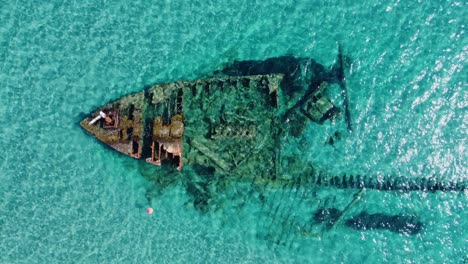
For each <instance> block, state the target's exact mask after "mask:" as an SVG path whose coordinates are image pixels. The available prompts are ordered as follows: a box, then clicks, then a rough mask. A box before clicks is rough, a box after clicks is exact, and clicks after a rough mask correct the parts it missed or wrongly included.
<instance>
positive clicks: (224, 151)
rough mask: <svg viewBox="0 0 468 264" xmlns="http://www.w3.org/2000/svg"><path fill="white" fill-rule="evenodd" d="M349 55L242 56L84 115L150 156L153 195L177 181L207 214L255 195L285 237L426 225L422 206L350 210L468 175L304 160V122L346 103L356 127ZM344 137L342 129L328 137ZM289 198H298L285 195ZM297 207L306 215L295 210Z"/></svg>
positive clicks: (275, 231) (274, 231)
mask: <svg viewBox="0 0 468 264" xmlns="http://www.w3.org/2000/svg"><path fill="white" fill-rule="evenodd" d="M344 61H345V59H344V57H343V56H342V55H341V54H340V55H339V58H338V60H337V64H335V65H333V66H331V67H329V68H326V67H324V66H322V65H320V64H318V63H316V62H315V61H314V60H312V59H309V58H294V57H291V56H284V57H278V58H271V59H267V60H264V61H241V62H234V63H232V64H230V65H227V66H226V67H225V68H224V69H222V70H220V71H217V72H215V77H211V78H207V79H201V80H194V81H178V82H173V83H165V84H157V85H154V86H152V87H150V88H148V89H145V90H143V91H141V92H139V93H135V94H130V95H127V96H124V97H122V98H120V99H119V100H117V101H114V102H111V103H108V104H105V105H103V106H101V107H99V108H98V109H96V110H95V111H93V112H92V113H90V114H89V115H88V116H87V117H86V118H84V119H83V120H82V121H81V123H80V124H81V126H82V127H83V128H84V129H85V130H86V131H87V132H89V133H90V134H92V135H93V136H94V137H96V138H97V139H98V140H100V141H101V142H102V143H104V144H105V145H108V146H109V147H111V148H113V149H115V150H116V151H118V152H120V153H122V154H125V155H128V156H131V157H133V158H135V159H140V160H144V161H145V162H142V163H139V164H140V165H141V164H142V165H141V168H142V169H140V172H141V173H142V175H143V176H144V177H145V178H147V179H148V180H149V181H150V182H152V183H154V184H153V185H152V186H153V187H152V188H150V189H148V191H147V193H146V197H147V199H148V202H149V203H151V200H152V199H153V198H155V197H157V196H158V195H159V194H160V193H161V191H162V190H163V189H164V188H166V187H169V186H173V185H175V183H177V182H180V183H182V186H184V188H185V190H186V191H187V193H188V195H189V197H191V199H192V200H191V203H190V204H193V206H194V208H195V209H197V210H198V211H200V212H203V213H206V212H210V211H213V212H216V211H218V210H223V209H222V208H223V207H224V206H225V205H226V203H225V202H224V201H225V200H226V199H228V200H229V201H230V202H229V203H230V204H232V206H236V207H238V208H239V207H243V206H244V205H245V201H247V200H249V201H252V203H254V202H257V203H259V204H261V211H262V212H264V215H263V216H262V217H264V220H265V219H268V220H267V221H264V222H262V223H259V224H260V226H259V230H262V231H259V232H260V233H264V234H260V233H259V235H260V236H262V237H264V238H266V239H267V240H269V241H272V242H273V243H275V244H281V243H284V241H288V240H290V239H289V237H290V236H295V235H300V236H302V237H307V236H312V237H318V236H321V234H322V233H323V231H326V230H332V229H333V228H334V227H335V226H337V225H342V226H343V225H344V226H347V227H351V228H354V229H357V230H366V229H367V230H369V229H370V230H377V229H387V230H389V231H392V232H400V233H405V234H416V233H418V232H420V230H421V229H422V228H423V224H422V223H421V222H420V221H419V220H418V218H417V217H415V215H414V214H410V215H403V214H395V215H391V214H382V213H367V212H366V211H361V212H359V213H358V214H355V215H354V216H353V217H351V218H350V214H351V213H352V212H353V209H352V208H354V211H355V208H356V207H355V204H358V203H359V200H360V199H361V196H363V195H364V194H363V193H364V192H365V190H366V189H374V190H379V191H399V192H407V191H431V192H435V191H466V186H467V184H466V182H465V181H460V182H452V181H444V180H442V179H441V178H438V177H434V176H432V175H431V176H429V177H419V178H414V177H394V176H392V175H390V176H385V177H382V176H379V177H375V176H373V175H346V173H345V172H344V173H343V174H342V175H331V174H329V173H327V171H319V170H317V169H316V168H315V167H314V164H310V163H308V162H307V161H305V160H303V159H302V157H303V152H304V151H313V150H305V149H301V146H300V143H297V142H307V140H308V139H307V138H305V136H304V131H305V128H306V127H308V126H309V125H310V124H311V122H315V123H317V124H319V125H321V124H324V123H327V122H326V121H327V120H332V121H333V120H335V119H336V120H337V121H338V122H339V121H340V118H341V117H342V116H343V115H342V112H344V119H345V122H346V123H347V129H348V132H350V133H351V132H352V125H351V113H350V111H349V109H348V104H349V98H348V95H347V91H346V85H345V82H344V71H343V65H344ZM333 85H338V86H339V88H340V89H341V91H342V95H343V96H344V98H343V103H342V107H337V106H336V105H338V103H339V102H332V100H330V99H329V98H328V97H327V94H329V93H330V91H329V87H330V86H333ZM335 90H336V89H335ZM335 100H336V99H335ZM342 109H343V110H342ZM317 128H318V127H317ZM301 140H302V141H301ZM336 140H340V134H339V133H338V132H335V135H334V136H333V138H330V139H329V141H328V144H330V145H333V143H334V141H336ZM291 142H296V143H293V145H291ZM294 144H295V145H294ZM234 183H235V184H234ZM234 186H235V187H234ZM330 187H331V188H334V189H333V190H334V191H333V192H329V193H332V194H334V193H340V192H341V193H344V192H345V193H348V194H349V190H351V191H352V192H356V193H355V195H354V198H353V199H352V201H351V202H350V203H348V204H347V205H346V206H344V205H343V204H333V207H330V203H329V202H328V201H330V200H335V198H336V197H327V198H325V199H322V198H320V197H319V195H317V193H318V192H319V190H326V189H327V188H330ZM325 192H326V191H325ZM327 196H329V194H327ZM226 197H228V198H226ZM283 197H285V198H286V197H288V198H287V199H288V201H290V202H291V203H292V204H288V205H282V204H281V202H280V203H278V200H279V201H282V200H283ZM304 204H306V205H304ZM336 207H341V208H344V209H341V210H340V209H337V208H336ZM293 208H302V211H303V212H305V214H298V215H296V213H294V214H291V212H292V211H295V210H293ZM236 210H238V209H236ZM299 211H300V210H299ZM350 212H351V213H350ZM311 217H312V218H311ZM317 228H318V229H317Z"/></svg>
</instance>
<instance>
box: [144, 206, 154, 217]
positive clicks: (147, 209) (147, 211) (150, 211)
mask: <svg viewBox="0 0 468 264" xmlns="http://www.w3.org/2000/svg"><path fill="white" fill-rule="evenodd" d="M146 213H147V214H149V215H150V214H152V213H153V208H151V207H148V208H146Z"/></svg>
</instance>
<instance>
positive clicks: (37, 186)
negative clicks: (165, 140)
mask: <svg viewBox="0 0 468 264" xmlns="http://www.w3.org/2000/svg"><path fill="white" fill-rule="evenodd" d="M1 6H2V7H1V8H0V22H1V25H2V26H1V27H0V85H1V88H0V114H1V115H2V118H1V119H0V140H1V141H0V144H1V146H2V147H1V150H2V151H1V154H0V182H1V183H0V193H1V197H2V199H1V200H0V231H1V232H0V234H1V240H0V241H1V242H0V252H3V253H2V254H1V256H0V262H3V263H44V262H47V263H54V262H56V263H64V262H65V263H67V262H68V263H96V262H98V263H135V262H139V263H154V262H157V263H186V262H196V263H210V262H211V263H219V262H227V263H240V262H242V263H258V262H273V263H275V262H278V263H282V262H286V263H287V262H297V263H301V262H302V263H304V262H314V263H330V262H343V263H360V262H364V263H366V262H367V263H375V262H388V263H421V262H423V261H424V262H428V263H463V261H465V262H466V261H467V258H468V256H467V255H466V253H465V252H467V251H468V248H467V246H466V245H467V244H468V243H467V242H468V241H467V239H466V235H465V230H467V228H468V221H467V219H468V213H467V208H466V205H467V202H468V201H467V195H466V193H462V194H459V193H435V194H432V193H429V194H428V193H419V192H414V193H410V194H401V193H389V192H385V193H379V192H375V191H367V192H366V193H365V194H364V196H363V198H362V200H361V201H360V202H359V203H358V204H357V205H356V206H355V207H354V209H353V210H354V211H355V212H359V211H361V210H366V211H369V212H387V213H389V214H398V213H411V214H417V215H419V217H420V220H421V221H422V222H424V223H425V227H424V229H423V231H422V232H421V233H420V234H418V235H415V236H405V235H403V234H397V233H391V232H388V231H372V232H369V231H367V232H360V231H355V230H352V229H349V228H346V227H344V226H338V227H337V228H335V229H334V230H332V231H330V232H326V233H325V234H323V235H321V236H316V237H307V236H301V235H297V234H295V232H293V231H291V230H286V231H284V232H283V231H281V230H282V227H281V226H282V225H281V224H279V225H278V224H270V223H271V222H272V220H271V219H269V218H268V217H271V214H268V213H263V212H264V211H270V212H271V211H272V210H273V211H274V210H275V209H276V208H278V209H277V212H278V215H280V217H279V219H284V217H283V216H284V215H287V214H289V213H291V212H296V213H293V214H294V217H295V218H294V219H298V218H300V217H301V215H305V214H306V213H307V206H308V204H307V202H300V201H299V199H298V198H295V197H298V196H299V197H300V196H301V195H303V193H306V192H307V189H305V188H303V189H300V190H298V193H299V195H290V196H288V194H287V193H286V194H285V195H282V194H281V192H278V193H276V192H275V191H274V190H273V191H272V192H273V194H272V196H271V198H269V200H268V203H269V204H267V205H266V206H265V207H263V206H261V205H260V204H259V203H258V201H256V200H255V199H251V197H249V196H248V195H241V196H239V197H236V195H235V194H236V193H246V192H247V187H245V186H242V184H240V183H239V184H237V185H233V186H232V187H231V189H230V191H227V192H226V194H225V195H226V199H225V203H224V206H223V207H222V208H221V209H219V210H217V211H214V212H212V213H210V214H208V215H201V214H200V213H198V212H197V211H196V210H194V209H193V207H191V206H190V204H186V202H187V201H188V200H189V197H188V195H187V194H186V192H185V190H184V189H183V188H182V187H181V186H179V185H177V186H174V187H171V188H168V189H166V190H164V191H163V192H162V194H161V195H160V196H159V197H158V199H154V200H153V202H152V206H153V207H154V208H155V214H154V215H152V216H150V217H148V216H147V215H146V214H145V212H144V208H145V207H146V206H147V205H148V202H147V201H146V198H145V193H146V191H147V189H148V188H151V184H150V183H148V182H147V181H146V180H145V178H144V177H142V172H143V173H144V168H145V167H144V166H143V165H142V164H141V163H139V162H137V161H135V160H132V159H129V158H127V157H123V156H120V155H118V154H116V153H114V152H112V151H109V150H108V149H106V148H104V147H103V146H101V145H100V144H96V142H95V141H94V140H93V139H91V138H90V137H89V136H87V135H86V134H85V133H84V132H83V131H82V130H81V129H80V128H79V127H78V125H77V122H78V121H79V120H80V117H81V114H82V113H88V112H89V111H90V110H92V109H94V108H96V107H98V106H100V105H102V104H103V103H104V102H107V101H109V100H114V99H117V98H119V97H120V96H122V95H124V94H127V93H130V92H134V91H138V90H140V89H142V88H143V87H144V86H146V85H149V84H153V83H157V82H163V81H164V82H166V81H172V80H178V79H194V78H200V77H204V76H208V75H210V73H211V72H212V71H213V70H214V69H216V68H219V67H221V66H222V65H223V64H224V63H226V62H228V61H230V60H232V59H262V58H267V57H272V56H279V55H284V54H293V55H295V56H310V57H313V58H315V59H316V60H317V61H318V62H320V63H323V64H325V65H329V64H332V63H333V61H334V60H335V58H336V54H337V41H339V42H341V43H342V45H343V48H344V51H345V53H346V54H347V55H349V56H350V57H351V58H352V59H353V63H352V65H351V67H350V70H349V72H348V73H347V77H348V78H347V83H348V88H349V96H350V99H351V114H352V118H353V124H354V128H355V129H354V132H353V133H352V134H346V133H343V134H344V138H343V139H342V140H341V141H339V142H338V143H337V144H336V147H337V150H335V149H333V148H331V147H328V146H326V145H324V142H325V140H326V139H327V137H328V136H329V135H331V134H332V133H333V132H334V131H336V130H341V131H345V126H344V123H343V122H342V121H341V122H337V123H336V124H334V125H333V126H330V125H326V126H314V125H311V126H310V128H309V131H308V137H307V138H308V141H307V146H308V147H309V146H310V149H311V150H310V152H309V153H306V154H304V158H306V159H308V160H310V161H313V162H314V163H315V164H317V166H318V167H321V168H327V169H328V170H330V171H331V172H336V173H338V172H343V171H346V172H348V171H349V172H353V173H364V174H376V175H380V174H387V173H391V174H392V175H402V176H426V175H437V176H439V177H443V178H445V179H466V178H467V159H466V157H467V150H466V147H465V146H466V131H467V125H468V121H467V120H468V119H467V115H466V108H467V104H468V103H467V102H468V95H467V92H466V86H467V83H466V76H467V72H466V68H464V67H465V65H466V53H467V47H468V41H467V40H466V37H465V35H466V33H465V24H466V19H464V18H465V17H466V11H464V10H466V4H464V3H463V2H455V1H445V2H434V3H431V4H429V3H416V2H414V1H406V2H402V1H398V2H391V3H387V4H385V5H383V4H373V3H372V2H371V1H366V2H361V3H348V4H347V5H343V4H341V3H340V2H338V1H337V2H329V3H326V4H323V3H314V2H309V1H293V2H292V3H291V1H286V2H284V3H278V2H277V3H274V2H273V1H263V2H259V3H255V2H251V1H218V2H214V1H212V2H202V1H199V2H195V1H191V2H190V3H187V2H186V1H178V2H176V1H166V2H159V3H156V4H149V3H146V2H144V1H137V2H132V3H125V2H121V3H112V4H109V3H106V2H71V1H70V2H68V1H65V2H58V1H50V2H49V3H45V4H38V3H27V2H14V1H6V2H5V1H4V2H3V3H2V4H1ZM317 192H318V193H317V196H316V198H314V199H316V200H317V201H316V202H317V203H319V202H323V203H325V204H326V203H327V201H328V200H329V199H332V200H333V203H334V204H337V205H344V206H345V205H346V204H348V203H349V202H350V200H351V199H352V195H353V192H351V191H342V190H335V189H326V188H324V189H322V190H317ZM275 193H276V194H275ZM293 194H294V193H293ZM284 197H289V198H287V199H285V198H284ZM317 197H318V198H317ZM330 197H331V198H330ZM314 199H311V201H312V202H313V201H314ZM240 204H241V205H242V206H240ZM344 206H340V207H341V208H342V207H344ZM265 208H266V209H265ZM268 208H270V209H268ZM271 208H275V209H271ZM290 208H294V210H292V209H290ZM301 212H305V213H301ZM281 217H283V218H281ZM278 221H281V220H278ZM273 223H274V222H273ZM283 226H284V225H283ZM272 229H274V230H276V229H278V232H276V231H275V232H265V230H267V231H268V230H272ZM265 233H266V235H265ZM269 234H270V236H273V239H270V238H269V237H268V235H269ZM271 234H272V235H271ZM280 234H283V235H282V236H283V237H281V241H283V243H280V244H279V245H277V244H275V243H273V242H272V241H273V240H274V239H275V238H277V237H278V236H280ZM288 234H290V235H288Z"/></svg>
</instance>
